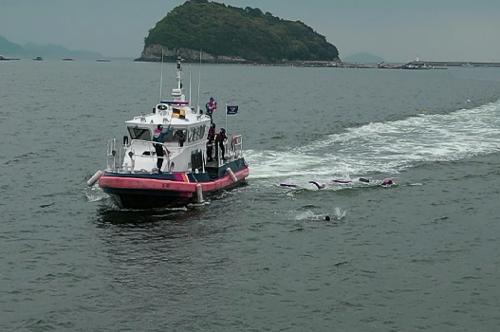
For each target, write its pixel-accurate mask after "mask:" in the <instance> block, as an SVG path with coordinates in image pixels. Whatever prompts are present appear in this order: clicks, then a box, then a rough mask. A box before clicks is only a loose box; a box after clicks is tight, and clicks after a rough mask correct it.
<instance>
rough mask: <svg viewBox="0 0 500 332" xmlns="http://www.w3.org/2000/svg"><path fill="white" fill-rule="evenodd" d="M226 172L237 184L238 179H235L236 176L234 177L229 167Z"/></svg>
mask: <svg viewBox="0 0 500 332" xmlns="http://www.w3.org/2000/svg"><path fill="white" fill-rule="evenodd" d="M227 172H228V173H229V176H230V177H231V179H232V180H233V182H238V178H237V177H236V175H234V172H233V170H232V169H231V168H230V167H228V168H227Z"/></svg>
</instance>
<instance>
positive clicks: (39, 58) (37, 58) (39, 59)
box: [33, 56, 43, 61]
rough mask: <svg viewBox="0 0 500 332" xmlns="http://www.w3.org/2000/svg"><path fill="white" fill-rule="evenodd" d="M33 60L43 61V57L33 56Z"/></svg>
mask: <svg viewBox="0 0 500 332" xmlns="http://www.w3.org/2000/svg"><path fill="white" fill-rule="evenodd" d="M33 61H43V58H42V57H41V56H37V57H35V58H33Z"/></svg>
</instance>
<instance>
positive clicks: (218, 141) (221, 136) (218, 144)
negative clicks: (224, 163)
mask: <svg viewBox="0 0 500 332" xmlns="http://www.w3.org/2000/svg"><path fill="white" fill-rule="evenodd" d="M225 140H227V136H226V130H225V129H224V128H221V129H220V131H219V133H218V134H217V137H216V138H215V155H216V156H217V157H219V149H220V151H221V154H222V160H226V156H225V153H226V148H225V147H224V141H225Z"/></svg>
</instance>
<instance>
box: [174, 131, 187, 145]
mask: <svg viewBox="0 0 500 332" xmlns="http://www.w3.org/2000/svg"><path fill="white" fill-rule="evenodd" d="M174 136H175V137H176V138H177V141H178V142H179V146H180V147H181V148H182V147H183V146H184V142H185V141H186V135H184V130H177V131H176V132H175V134H174Z"/></svg>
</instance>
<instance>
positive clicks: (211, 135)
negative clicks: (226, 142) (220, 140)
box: [207, 123, 215, 161]
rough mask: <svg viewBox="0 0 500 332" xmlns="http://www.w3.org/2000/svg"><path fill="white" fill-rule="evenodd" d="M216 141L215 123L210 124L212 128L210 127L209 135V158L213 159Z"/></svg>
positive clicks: (209, 159)
mask: <svg viewBox="0 0 500 332" xmlns="http://www.w3.org/2000/svg"><path fill="white" fill-rule="evenodd" d="M214 141H215V123H212V124H211V125H210V129H208V135H207V160H208V161H212V160H213V156H212V155H213V151H214Z"/></svg>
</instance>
